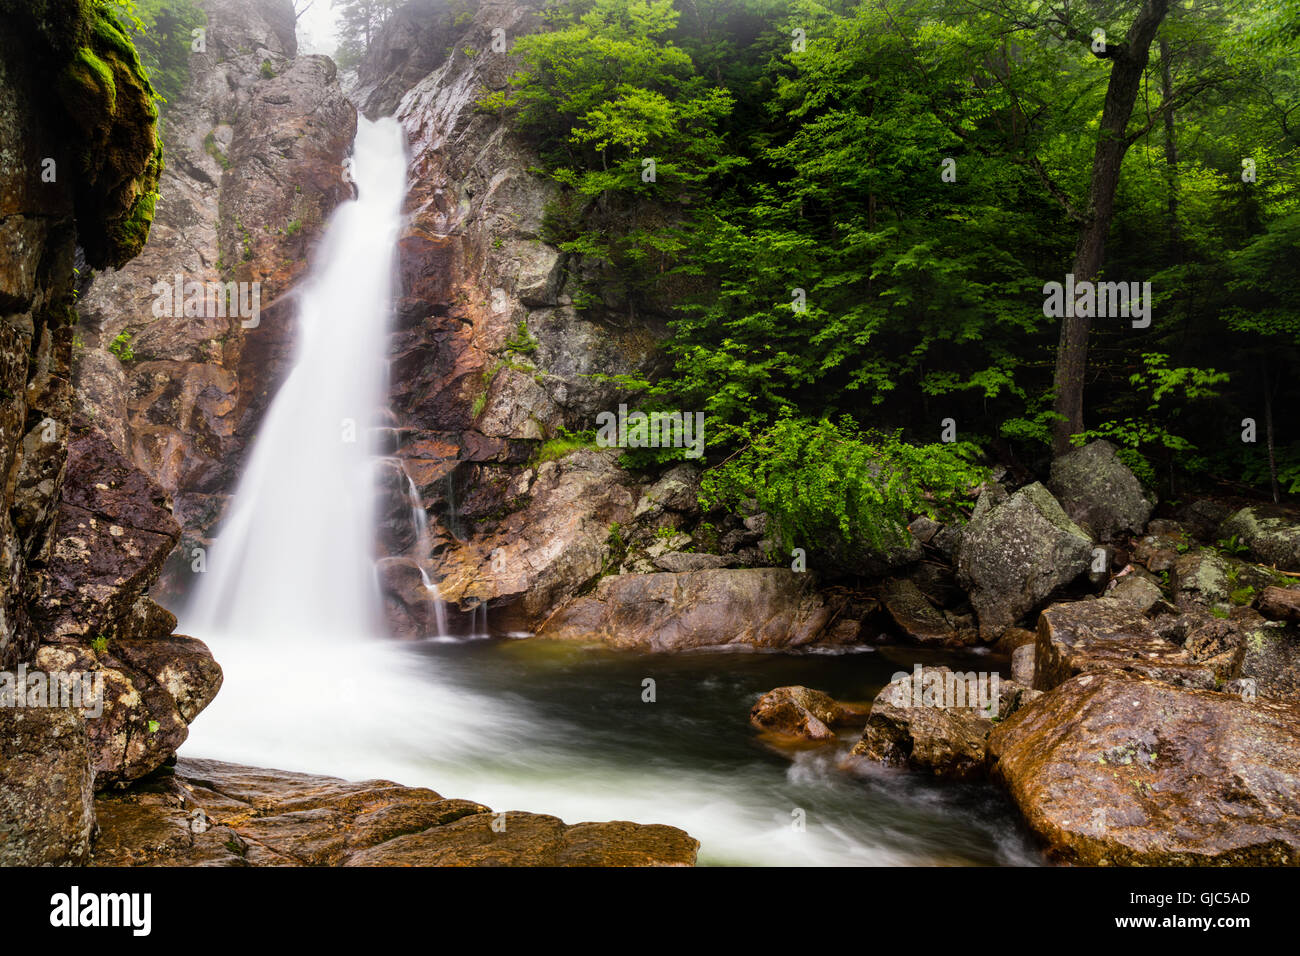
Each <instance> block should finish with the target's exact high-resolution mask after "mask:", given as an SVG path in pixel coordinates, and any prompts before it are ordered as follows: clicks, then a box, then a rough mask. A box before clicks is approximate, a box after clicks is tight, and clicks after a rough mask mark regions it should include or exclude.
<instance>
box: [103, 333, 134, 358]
mask: <svg viewBox="0 0 1300 956" xmlns="http://www.w3.org/2000/svg"><path fill="white" fill-rule="evenodd" d="M108 350H109V351H110V352H112V353H113V354H114V355H116V356H117V358H118V361H120V362H130V361H132V360H133V359H134V358H135V351H134V350H133V349H132V348H131V333H130V332H126V331H122V332H118V333H117V336H116V337H115V338H114V339H113V341H112V342H110V343H109V344H108Z"/></svg>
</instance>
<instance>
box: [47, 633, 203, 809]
mask: <svg viewBox="0 0 1300 956" xmlns="http://www.w3.org/2000/svg"><path fill="white" fill-rule="evenodd" d="M36 664H37V666H38V667H40V668H41V669H42V670H43V671H45V672H47V673H74V672H75V673H78V674H82V675H85V676H84V677H83V680H89V681H92V682H102V683H98V684H97V686H99V687H100V688H101V690H100V695H101V698H102V708H101V707H98V706H96V707H95V708H93V709H91V710H90V711H88V712H87V713H86V714H85V727H86V742H87V747H88V750H89V754H90V761H91V764H92V766H93V767H94V787H95V789H96V790H103V789H105V788H106V787H111V786H117V785H122V784H125V783H128V782H129V781H131V780H135V779H136V778H138V777H142V776H144V775H145V774H147V773H150V772H152V771H153V770H156V769H157V768H158V767H160V766H161V765H162V764H163V762H164V761H166V760H167V759H168V758H170V757H171V756H172V754H174V753H175V752H176V750H177V748H178V747H180V745H181V744H183V743H184V742H185V738H186V737H188V736H189V724H190V722H191V721H192V720H193V719H194V718H195V716H197V715H198V713H199V711H201V710H202V709H203V708H204V707H206V706H207V705H208V704H209V703H211V701H212V698H213V697H215V696H216V694H217V691H218V689H220V687H221V668H220V667H219V666H218V665H217V663H216V661H214V660H213V658H212V654H211V653H210V652H209V651H208V648H207V646H206V645H204V644H203V642H202V641H197V640H195V639H194V638H192V637H182V636H180V635H176V636H171V637H163V638H149V639H144V640H115V641H109V642H108V644H107V645H106V647H105V649H104V650H102V651H98V650H95V649H92V648H90V647H87V646H85V645H83V644H60V645H46V646H45V647H42V648H41V649H40V650H39V651H38V652H37V654H36ZM95 711H101V712H99V713H96V712H95Z"/></svg>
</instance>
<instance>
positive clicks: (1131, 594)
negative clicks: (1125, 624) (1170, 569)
mask: <svg viewBox="0 0 1300 956" xmlns="http://www.w3.org/2000/svg"><path fill="white" fill-rule="evenodd" d="M1106 597H1108V598H1110V599H1111V600H1112V601H1119V602H1120V603H1121V604H1127V605H1129V606H1130V607H1132V608H1134V609H1135V610H1137V611H1140V612H1142V613H1143V614H1145V613H1146V612H1147V611H1149V610H1151V608H1153V607H1155V606H1156V604H1158V603H1159V602H1161V601H1163V600H1164V598H1165V595H1164V592H1163V591H1161V590H1160V585H1159V584H1157V583H1156V582H1155V581H1153V580H1151V578H1149V577H1147V576H1146V575H1145V574H1143V573H1141V572H1135V571H1130V572H1128V573H1126V574H1122V575H1121V576H1120V577H1116V578H1113V579H1112V580H1111V582H1110V586H1109V587H1108V588H1107V590H1106Z"/></svg>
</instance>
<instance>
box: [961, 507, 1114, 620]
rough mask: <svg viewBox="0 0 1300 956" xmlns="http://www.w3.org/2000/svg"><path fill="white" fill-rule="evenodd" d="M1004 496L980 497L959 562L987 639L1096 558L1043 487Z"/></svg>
mask: <svg viewBox="0 0 1300 956" xmlns="http://www.w3.org/2000/svg"><path fill="white" fill-rule="evenodd" d="M1004 496H1005V492H1001V493H1000V489H997V490H995V489H989V490H986V491H985V492H984V494H983V495H981V496H980V500H979V502H978V503H977V504H976V507H975V513H974V514H973V515H972V516H971V520H970V523H969V524H968V525H967V526H966V530H965V533H964V534H963V535H962V542H961V549H960V551H959V553H958V558H957V574H958V579H959V580H960V581H961V582H962V585H963V586H964V587H966V588H967V590H968V591H969V592H970V601H971V605H972V606H973V607H974V608H975V612H976V614H977V615H978V617H979V624H980V631H981V635H982V636H985V637H988V638H996V637H997V635H998V634H999V633H1001V631H1002V630H1003V629H1005V628H1007V627H1010V626H1012V625H1014V624H1015V623H1016V622H1017V621H1019V620H1020V618H1021V617H1023V616H1024V615H1025V614H1027V613H1028V612H1029V611H1031V610H1033V609H1034V608H1035V607H1037V606H1038V605H1039V604H1041V603H1042V602H1043V601H1045V600H1046V599H1047V598H1048V597H1049V596H1050V595H1051V594H1052V593H1053V592H1054V591H1057V590H1058V589H1060V588H1063V587H1064V586H1066V585H1068V584H1070V583H1071V582H1073V581H1074V580H1076V579H1077V578H1078V577H1080V576H1081V575H1083V574H1086V573H1087V571H1088V569H1089V567H1090V564H1091V558H1092V549H1093V543H1092V539H1091V538H1089V537H1088V534H1087V532H1085V531H1084V530H1083V529H1081V528H1080V527H1079V526H1078V525H1076V524H1075V523H1074V522H1073V521H1071V520H1070V519H1069V518H1068V517H1067V516H1066V514H1065V512H1064V511H1062V510H1061V506H1060V505H1059V504H1057V502H1056V499H1055V498H1053V497H1052V496H1051V494H1050V493H1049V492H1048V491H1047V489H1046V488H1044V487H1043V486H1042V485H1041V484H1039V483H1037V482H1035V483H1034V484H1032V485H1028V486H1027V487H1025V488H1022V489H1020V490H1019V491H1017V492H1016V493H1015V494H1014V495H1011V496H1010V497H1009V498H1005V497H1004Z"/></svg>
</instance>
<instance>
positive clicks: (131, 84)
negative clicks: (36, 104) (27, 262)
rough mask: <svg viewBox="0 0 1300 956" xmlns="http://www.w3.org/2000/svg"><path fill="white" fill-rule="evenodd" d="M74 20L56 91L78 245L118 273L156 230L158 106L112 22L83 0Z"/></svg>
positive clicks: (132, 50) (96, 263) (92, 260)
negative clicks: (73, 170) (73, 174)
mask: <svg viewBox="0 0 1300 956" xmlns="http://www.w3.org/2000/svg"><path fill="white" fill-rule="evenodd" d="M69 15H70V14H65V16H69ZM75 17H76V21H77V22H76V24H75V26H73V25H67V26H66V27H65V28H64V30H63V31H62V33H61V34H60V35H61V36H62V37H63V38H65V39H70V40H71V41H72V43H73V46H72V47H71V49H69V50H68V52H67V57H66V59H64V60H62V65H61V66H57V67H56V69H57V74H56V75H57V81H56V91H57V93H58V95H59V99H60V101H61V103H62V105H63V107H64V111H65V113H66V118H67V121H68V125H69V127H70V130H69V135H68V137H67V138H68V141H69V144H70V146H71V148H72V149H74V150H75V156H76V160H77V166H78V169H77V178H76V187H75V190H76V192H75V201H76V212H77V228H78V239H79V240H80V242H81V244H82V246H83V248H84V249H85V252H86V259H87V261H88V262H89V263H90V264H91V265H92V266H95V267H99V266H114V267H117V266H120V265H122V264H123V263H125V262H126V261H127V260H128V259H130V258H131V257H133V256H135V255H136V254H137V253H139V251H140V248H141V247H142V246H143V245H144V242H145V240H146V239H147V238H148V235H149V228H150V226H151V225H152V223H153V216H154V208H155V205H156V203H157V200H158V177H159V176H160V175H161V173H162V165H163V163H162V145H161V142H160V141H159V139H158V135H157V121H158V107H157V104H156V103H155V102H154V91H153V87H152V86H151V85H150V83H149V79H148V77H147V76H146V74H145V72H144V68H143V67H142V66H141V64H140V58H139V56H138V55H137V54H136V51H135V47H134V46H132V44H131V41H130V39H129V38H128V37H127V35H126V33H125V32H124V31H123V30H122V28H121V27H120V26H119V25H118V23H117V21H116V20H115V19H114V18H113V15H112V14H111V13H110V12H109V11H108V10H106V9H104V8H102V7H100V6H98V5H96V4H92V3H90V2H89V0H83V2H81V3H80V4H78V5H77V6H76V7H75Z"/></svg>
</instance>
